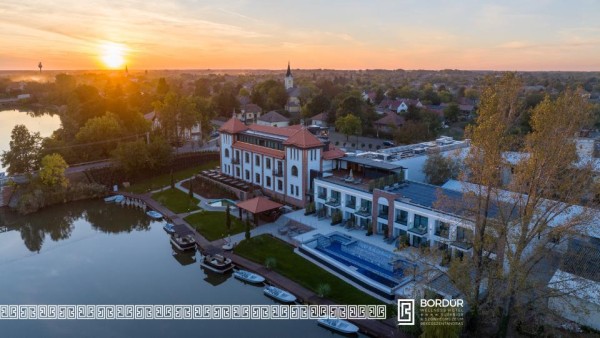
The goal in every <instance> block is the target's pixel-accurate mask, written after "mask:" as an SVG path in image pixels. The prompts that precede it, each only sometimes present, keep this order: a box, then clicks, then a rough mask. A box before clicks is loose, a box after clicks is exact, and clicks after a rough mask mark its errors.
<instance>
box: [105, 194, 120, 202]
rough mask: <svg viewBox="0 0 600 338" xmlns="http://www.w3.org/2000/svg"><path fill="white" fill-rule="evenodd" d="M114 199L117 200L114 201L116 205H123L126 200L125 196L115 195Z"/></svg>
mask: <svg viewBox="0 0 600 338" xmlns="http://www.w3.org/2000/svg"><path fill="white" fill-rule="evenodd" d="M114 197H115V198H114V199H113V200H112V201H113V202H115V203H121V202H123V201H124V200H125V196H123V195H115V196H114ZM105 201H106V199H105ZM109 203H110V202H109Z"/></svg>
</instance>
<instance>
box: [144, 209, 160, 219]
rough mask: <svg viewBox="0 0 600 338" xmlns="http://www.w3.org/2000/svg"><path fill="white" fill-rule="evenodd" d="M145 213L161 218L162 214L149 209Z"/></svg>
mask: <svg viewBox="0 0 600 338" xmlns="http://www.w3.org/2000/svg"><path fill="white" fill-rule="evenodd" d="M146 215H148V216H150V217H152V218H154V219H161V218H162V217H163V216H162V215H161V214H160V212H157V211H154V210H150V211H148V212H146Z"/></svg>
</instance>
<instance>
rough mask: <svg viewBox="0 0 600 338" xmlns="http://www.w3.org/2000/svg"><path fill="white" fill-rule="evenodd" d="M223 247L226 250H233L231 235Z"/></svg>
mask: <svg viewBox="0 0 600 338" xmlns="http://www.w3.org/2000/svg"><path fill="white" fill-rule="evenodd" d="M221 249H223V250H225V251H231V250H233V243H232V242H231V236H230V237H229V238H228V239H226V240H225V243H223V245H222V246H221Z"/></svg>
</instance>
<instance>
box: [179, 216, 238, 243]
mask: <svg viewBox="0 0 600 338" xmlns="http://www.w3.org/2000/svg"><path fill="white" fill-rule="evenodd" d="M185 220H186V221H187V222H188V223H189V224H190V225H191V226H193V227H194V228H196V230H198V232H199V233H200V234H201V235H202V236H204V237H205V238H206V239H208V240H209V241H214V240H217V239H219V238H223V237H225V236H227V235H228V234H231V235H234V234H239V233H240V232H244V231H245V230H246V228H245V226H244V223H243V222H242V221H240V220H239V219H237V218H235V217H233V216H231V229H230V230H229V231H228V230H227V227H226V226H225V212H223V211H203V212H199V213H197V214H192V215H189V216H188V217H186V218H185Z"/></svg>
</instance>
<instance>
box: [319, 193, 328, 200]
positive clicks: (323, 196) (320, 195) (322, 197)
mask: <svg viewBox="0 0 600 338" xmlns="http://www.w3.org/2000/svg"><path fill="white" fill-rule="evenodd" d="M317 198H320V199H322V200H324V199H327V194H325V193H322V192H320V193H319V194H318V195H317Z"/></svg>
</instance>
